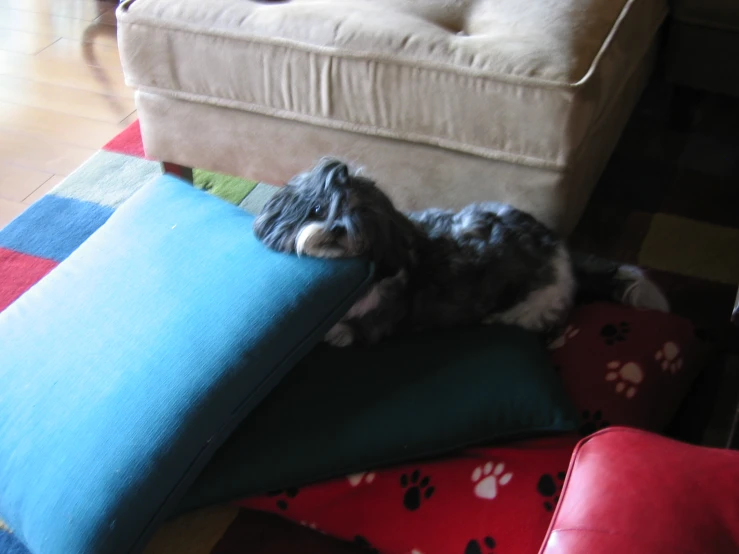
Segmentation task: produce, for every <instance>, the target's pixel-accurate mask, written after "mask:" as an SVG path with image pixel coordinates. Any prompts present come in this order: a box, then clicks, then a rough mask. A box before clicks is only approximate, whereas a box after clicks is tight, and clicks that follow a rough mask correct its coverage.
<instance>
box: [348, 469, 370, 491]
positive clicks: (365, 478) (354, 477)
mask: <svg viewBox="0 0 739 554" xmlns="http://www.w3.org/2000/svg"><path fill="white" fill-rule="evenodd" d="M375 477H377V474H376V473H375V472H373V471H362V472H361V473H352V474H351V475H347V476H346V480H347V481H349V484H350V485H351V486H352V487H358V486H359V485H361V484H362V483H367V484H368V485H369V484H370V483H371V482H372V481H374V480H375Z"/></svg>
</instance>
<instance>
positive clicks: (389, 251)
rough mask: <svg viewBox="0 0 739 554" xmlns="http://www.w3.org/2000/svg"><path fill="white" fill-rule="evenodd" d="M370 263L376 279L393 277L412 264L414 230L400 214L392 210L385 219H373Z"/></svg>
mask: <svg viewBox="0 0 739 554" xmlns="http://www.w3.org/2000/svg"><path fill="white" fill-rule="evenodd" d="M373 223H374V225H373V229H372V230H371V231H370V233H371V235H372V237H371V239H370V241H371V244H372V252H371V254H372V261H373V262H374V263H375V268H376V271H377V274H378V277H386V276H389V275H395V274H396V273H397V272H398V271H400V270H401V269H404V268H408V267H410V266H411V265H412V262H413V258H412V256H413V254H412V252H413V248H414V244H413V242H414V236H415V234H414V233H415V229H414V228H413V224H412V223H410V222H409V221H408V219H406V218H405V217H404V216H403V215H402V214H401V213H400V212H397V211H395V210H392V211H391V212H388V213H386V214H385V217H380V218H377V219H374V218H373Z"/></svg>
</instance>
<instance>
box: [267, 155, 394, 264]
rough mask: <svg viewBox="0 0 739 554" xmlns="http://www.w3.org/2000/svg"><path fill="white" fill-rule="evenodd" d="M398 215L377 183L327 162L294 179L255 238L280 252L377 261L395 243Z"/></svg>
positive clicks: (280, 193)
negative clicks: (370, 257)
mask: <svg viewBox="0 0 739 554" xmlns="http://www.w3.org/2000/svg"><path fill="white" fill-rule="evenodd" d="M399 215H400V214H399V213H398V212H397V211H396V210H395V208H394V207H393V205H392V203H391V202H390V200H389V199H388V198H387V196H385V194H383V193H382V191H380V190H379V189H378V188H377V187H376V186H375V184H374V182H373V181H372V180H370V179H367V178H365V177H361V176H359V175H355V174H352V173H351V172H350V171H349V168H348V167H347V166H346V164H344V163H342V162H340V161H338V160H333V159H325V160H322V161H321V162H319V163H318V164H317V165H316V166H315V167H314V168H313V169H311V170H310V171H308V172H306V173H301V174H299V175H296V176H295V177H293V178H292V179H291V180H290V182H289V183H288V184H287V185H286V186H285V187H283V188H282V189H280V190H279V191H278V192H277V193H276V194H275V195H274V196H273V197H272V198H271V199H270V200H269V201H268V202H267V204H266V205H265V206H264V208H263V209H262V212H261V213H260V215H259V217H258V218H257V219H256V221H255V222H254V233H255V234H256V236H257V238H258V239H259V240H260V241H262V242H263V243H264V244H265V245H266V246H268V247H269V248H272V249H273V250H277V251H280V252H289V253H297V254H299V255H307V256H314V257H319V258H345V257H355V256H361V255H364V254H370V255H372V256H373V257H375V255H376V253H377V250H378V249H379V250H385V249H386V243H388V242H392V238H393V235H394V234H395V233H396V232H397V231H395V230H394V229H393V228H394V227H397V221H396V220H397V218H398V216H399ZM401 217H402V216H401Z"/></svg>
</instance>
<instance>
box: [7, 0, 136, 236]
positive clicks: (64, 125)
mask: <svg viewBox="0 0 739 554" xmlns="http://www.w3.org/2000/svg"><path fill="white" fill-rule="evenodd" d="M115 6H116V2H110V1H106V2H102V1H99V0H0V228H2V227H4V226H5V225H6V224H7V223H8V222H9V221H10V220H11V219H13V218H14V217H16V216H17V215H19V214H20V213H21V212H22V211H23V210H24V209H25V208H26V207H28V205H30V204H31V203H32V202H34V201H35V200H36V199H38V198H39V197H41V196H42V195H43V194H45V193H46V192H47V191H48V190H50V189H51V188H53V187H54V186H55V185H56V184H57V183H59V181H61V179H63V178H64V177H65V176H66V175H68V174H69V173H70V172H72V171H73V170H74V169H75V168H76V167H78V166H79V165H80V164H81V163H82V162H84V161H85V160H86V159H87V158H88V157H90V156H91V155H92V154H93V153H94V152H95V151H96V150H98V149H99V148H100V147H101V146H102V145H103V144H104V143H105V142H107V141H108V140H109V139H110V138H112V137H113V136H115V135H116V134H117V133H118V132H120V130H121V129H123V128H125V126H126V125H127V124H128V123H130V122H131V121H133V120H134V119H135V118H136V115H135V106H134V103H133V93H132V91H131V90H129V89H128V88H127V87H126V85H125V84H124V82H123V74H122V71H121V66H120V61H119V58H118V47H117V44H116V27H115Z"/></svg>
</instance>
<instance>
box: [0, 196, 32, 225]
mask: <svg viewBox="0 0 739 554" xmlns="http://www.w3.org/2000/svg"><path fill="white" fill-rule="evenodd" d="M26 208H27V206H26V205H25V204H21V203H20V202H13V201H11V200H5V199H4V198H0V229H2V228H3V227H5V226H6V225H7V224H8V223H10V222H11V221H13V220H14V219H15V218H16V217H18V216H19V215H21V214H22V213H23V210H25V209H26Z"/></svg>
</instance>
